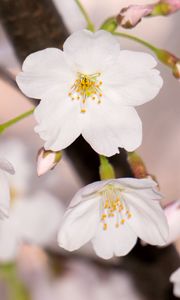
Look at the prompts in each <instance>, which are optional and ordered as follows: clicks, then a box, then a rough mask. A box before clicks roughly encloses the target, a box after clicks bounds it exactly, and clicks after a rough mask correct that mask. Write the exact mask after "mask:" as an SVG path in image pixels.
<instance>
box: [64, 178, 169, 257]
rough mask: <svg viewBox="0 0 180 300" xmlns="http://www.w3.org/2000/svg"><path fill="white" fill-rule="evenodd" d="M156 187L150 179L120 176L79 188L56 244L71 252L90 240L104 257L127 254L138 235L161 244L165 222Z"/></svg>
mask: <svg viewBox="0 0 180 300" xmlns="http://www.w3.org/2000/svg"><path fill="white" fill-rule="evenodd" d="M156 186H157V184H156V183H155V182H154V181H153V180H151V179H133V178H123V179H114V180H107V181H100V182H95V183H92V184H90V185H87V186H86V187H84V188H82V189H81V190H80V191H79V192H78V193H77V194H76V195H75V196H74V198H73V199H72V201H71V203H70V206H69V208H68V209H67V212H66V214H65V216H64V219H63V221H62V224H61V228H60V232H59V236H58V242H59V245H60V246H61V247H63V248H65V249H67V250H69V251H73V250H76V249H78V248H80V247H81V246H82V245H84V244H85V243H87V242H88V241H90V240H91V241H92V244H93V248H94V250H95V252H96V254H97V255H98V256H100V257H102V258H104V259H109V258H111V257H112V256H113V255H115V256H123V255H126V254H127V253H128V252H129V251H130V250H131V249H132V248H133V247H134V245H135V244H136V241H137V237H139V238H141V239H142V240H143V241H145V242H147V243H149V244H152V245H164V244H165V243H166V241H167V238H168V225H167V221H166V217H165V215H164V212H163V210H162V208H161V206H160V203H159V200H160V199H161V197H162V196H161V195H160V194H159V192H158V191H157V189H156Z"/></svg>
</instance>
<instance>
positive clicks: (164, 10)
mask: <svg viewBox="0 0 180 300" xmlns="http://www.w3.org/2000/svg"><path fill="white" fill-rule="evenodd" d="M179 9H180V1H179V0H160V1H158V2H157V3H155V4H154V7H153V10H152V13H151V15H152V16H159V15H160V16H163V15H164V16H166V15H169V14H172V13H175V12H176V11H178V10H179Z"/></svg>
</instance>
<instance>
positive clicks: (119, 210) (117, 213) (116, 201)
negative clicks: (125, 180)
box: [100, 185, 132, 230]
mask: <svg viewBox="0 0 180 300" xmlns="http://www.w3.org/2000/svg"><path fill="white" fill-rule="evenodd" d="M121 192H122V190H121V189H120V188H117V187H114V186H112V185H109V186H106V187H105V189H103V190H102V191H101V192H100V194H101V196H102V201H101V207H100V215H101V223H102V224H103V229H104V230H107V229H108V222H109V221H110V219H112V218H115V227H116V228H119V226H120V225H123V224H124V223H125V221H126V220H127V219H130V218H131V217H132V214H131V212H130V211H129V209H128V206H127V203H126V202H125V201H124V199H123V198H122V195H121Z"/></svg>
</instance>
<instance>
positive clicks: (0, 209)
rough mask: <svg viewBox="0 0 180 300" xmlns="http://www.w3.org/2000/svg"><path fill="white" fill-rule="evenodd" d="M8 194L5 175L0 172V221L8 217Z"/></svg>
mask: <svg viewBox="0 0 180 300" xmlns="http://www.w3.org/2000/svg"><path fill="white" fill-rule="evenodd" d="M9 204H10V193H9V185H8V180H7V178H6V174H4V172H3V171H0V219H4V218H5V217H7V216H8V215H9Z"/></svg>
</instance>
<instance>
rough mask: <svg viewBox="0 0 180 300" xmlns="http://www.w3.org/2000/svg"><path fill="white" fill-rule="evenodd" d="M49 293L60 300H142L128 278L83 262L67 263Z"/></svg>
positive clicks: (122, 272)
mask: <svg viewBox="0 0 180 300" xmlns="http://www.w3.org/2000/svg"><path fill="white" fill-rule="evenodd" d="M52 289H53V291H54V292H56V295H57V299H62V300H70V299H72V298H73V299H78V300H83V299H86V300H101V299H103V300H108V299H113V300H119V299H122V300H125V299H128V300H142V298H141V296H140V295H139V294H138V292H137V291H136V289H135V287H134V284H133V281H132V279H131V277H130V276H129V274H127V273H126V272H124V271H120V270H118V271H116V270H108V269H106V270H103V269H102V268H98V267H97V266H96V265H95V264H90V263H87V262H83V261H82V260H73V261H71V262H69V263H67V264H66V265H65V271H64V272H62V276H61V277H59V278H58V279H57V281H56V283H55V285H54V286H53V287H52Z"/></svg>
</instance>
